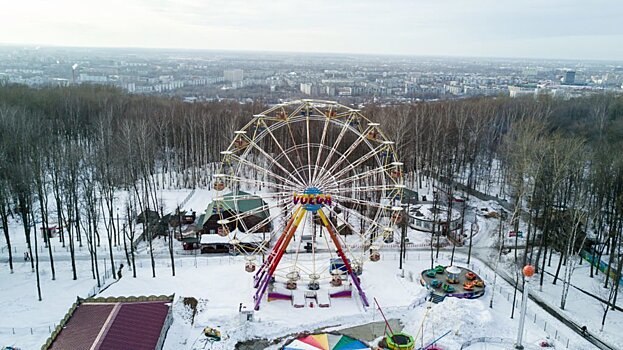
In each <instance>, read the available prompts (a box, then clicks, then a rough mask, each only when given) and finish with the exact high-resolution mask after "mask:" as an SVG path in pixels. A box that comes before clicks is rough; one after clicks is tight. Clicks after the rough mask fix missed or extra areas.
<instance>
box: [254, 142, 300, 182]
mask: <svg viewBox="0 0 623 350" xmlns="http://www.w3.org/2000/svg"><path fill="white" fill-rule="evenodd" d="M269 131H270V130H269ZM271 135H272V133H271ZM250 145H251V146H252V147H253V148H255V149H257V150H258V151H259V152H260V153H261V154H262V155H263V156H264V157H266V159H268V160H269V161H270V162H271V163H272V164H274V165H276V166H277V167H278V168H279V169H281V170H282V171H283V172H284V173H285V174H287V175H288V176H289V177H290V178H291V179H292V180H293V181H294V182H296V183H297V184H298V185H300V186H303V184H304V181H303V178H301V177H300V176H299V179H297V178H296V177H295V176H294V175H292V172H291V171H288V170H287V169H286V168H284V167H283V165H281V164H280V163H279V162H278V161H276V160H275V158H273V157H272V156H271V155H270V154H268V152H266V151H265V150H264V149H262V148H261V147H260V146H259V145H258V144H257V142H255V140H251V142H250ZM278 147H279V149H280V150H281V152H283V154H284V155H285V156H286V158H287V159H288V161H290V159H289V158H288V155H287V154H286V153H285V151H284V150H283V147H281V145H280V144H279V145H278ZM290 165H292V169H296V167H294V164H292V162H291V161H290ZM299 180H300V181H299Z"/></svg>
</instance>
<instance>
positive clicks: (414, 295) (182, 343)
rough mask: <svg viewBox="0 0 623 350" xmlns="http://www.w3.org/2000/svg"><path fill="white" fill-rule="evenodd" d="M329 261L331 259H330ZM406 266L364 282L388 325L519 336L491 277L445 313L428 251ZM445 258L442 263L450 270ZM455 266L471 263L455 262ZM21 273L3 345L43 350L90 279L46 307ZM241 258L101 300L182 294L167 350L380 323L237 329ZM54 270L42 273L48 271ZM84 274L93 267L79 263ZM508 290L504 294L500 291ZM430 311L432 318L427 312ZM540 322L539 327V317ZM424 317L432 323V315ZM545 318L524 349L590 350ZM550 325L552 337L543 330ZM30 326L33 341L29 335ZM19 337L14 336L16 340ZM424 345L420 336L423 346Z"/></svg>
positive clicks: (297, 322)
mask: <svg viewBox="0 0 623 350" xmlns="http://www.w3.org/2000/svg"><path fill="white" fill-rule="evenodd" d="M326 258H327V260H328V256H327V257H326ZM407 258H408V259H407V261H406V263H405V272H404V276H405V277H404V278H403V277H401V276H400V271H399V270H398V261H397V260H396V259H397V253H395V252H385V254H384V255H383V259H382V260H381V261H380V262H378V263H368V264H366V267H365V271H364V274H363V275H362V282H363V286H364V289H365V291H366V293H367V295H368V297H369V298H370V299H371V300H372V298H376V299H377V300H378V301H379V303H380V304H381V305H382V306H383V307H384V309H385V311H386V313H387V314H388V316H389V317H392V318H399V319H401V320H402V322H403V324H405V330H406V331H407V332H409V333H411V334H413V335H418V334H419V330H420V327H421V325H422V323H423V324H424V326H423V327H424V328H423V329H424V332H423V334H424V336H423V341H424V342H426V341H430V340H432V339H433V338H434V337H435V336H439V335H441V334H443V333H445V332H446V331H451V332H450V334H449V335H448V336H446V337H445V338H443V339H442V340H441V341H440V342H439V344H440V345H442V346H444V347H445V348H446V349H458V348H459V347H460V345H461V344H463V343H464V342H466V341H468V340H470V339H473V338H478V337H486V336H491V335H492V334H495V336H496V337H501V338H505V339H507V340H508V341H512V339H513V338H514V337H515V333H516V328H517V320H518V314H517V313H516V314H515V318H514V319H510V318H509V315H510V309H511V306H510V305H511V301H512V299H510V300H511V301H508V300H507V299H508V293H510V292H511V288H510V286H508V285H504V284H503V283H500V279H498V280H497V285H496V292H495V299H494V300H495V302H494V308H489V301H490V296H491V293H492V286H491V283H492V280H491V277H492V275H493V274H492V272H491V271H487V270H486V268H485V267H484V265H480V264H478V263H477V264H476V266H475V269H482V275H483V277H485V276H488V277H485V279H486V282H487V283H488V284H489V286H490V287H489V289H488V291H487V294H486V295H485V296H484V297H483V298H480V299H477V300H458V299H451V298H449V299H446V301H444V302H443V303H441V304H431V305H428V304H427V303H423V300H424V298H425V296H426V290H425V288H423V287H422V286H421V285H420V284H419V282H418V276H419V273H420V271H421V270H423V269H425V268H427V267H429V266H430V260H429V255H428V254H427V253H426V252H415V251H413V252H410V253H409V254H408V257H407ZM447 259H448V256H447V254H446V253H444V254H442V256H440V260H439V261H436V262H435V263H444V262H446V263H447ZM457 259H464V257H463V258H461V257H460V256H459V255H457ZM195 261H196V263H195ZM18 265H19V266H18V267H17V271H16V272H15V273H14V274H9V273H8V272H7V271H6V269H3V270H2V271H1V272H0V281H2V282H1V283H2V289H1V292H0V301H1V302H2V304H1V305H2V310H3V311H4V313H5V314H7V315H11V316H12V317H10V318H4V320H2V323H0V324H1V327H0V344H9V345H12V344H15V345H18V346H21V347H22V348H25V349H36V348H38V347H39V346H40V345H41V344H42V343H43V342H44V341H45V339H46V338H47V336H48V334H49V333H48V329H47V328H48V327H53V325H54V324H55V323H56V322H58V321H59V320H60V319H61V318H62V317H63V315H64V313H65V312H66V311H67V309H68V308H69V307H70V306H71V304H72V303H73V302H74V301H75V297H76V296H77V295H81V296H85V295H86V294H87V293H88V292H89V291H90V290H91V288H92V287H93V284H94V281H93V280H92V279H90V278H84V277H82V278H80V279H78V280H77V281H73V280H72V279H71V276H70V273H69V271H70V270H69V267H68V264H63V265H62V267H61V266H59V268H58V270H59V271H58V276H57V280H56V281H50V280H49V279H46V278H45V276H48V277H49V275H48V272H43V276H44V279H45V281H44V299H43V301H41V302H39V301H37V298H36V291H35V290H34V288H33V283H32V279H33V274H32V273H30V272H29V270H30V268H29V266H28V265H27V264H25V263H22V262H20V263H19V264H18ZM243 266H244V259H243V258H242V257H217V256H212V257H206V256H200V257H199V258H197V260H195V259H194V257H185V258H180V259H178V262H177V264H176V276H175V277H172V276H171V273H170V268H169V264H168V262H167V261H166V259H158V260H157V269H158V270H157V273H158V276H157V277H156V278H152V277H151V268H150V265H149V263H148V261H147V260H146V259H142V260H141V261H140V263H139V264H138V265H137V275H138V277H137V278H136V279H134V278H131V276H129V274H126V276H125V277H123V278H122V279H121V280H119V281H118V282H116V283H114V284H112V285H111V286H110V287H109V288H108V289H106V290H105V291H104V292H102V293H101V294H100V295H101V296H121V295H152V294H156V295H158V294H173V293H175V294H176V302H175V304H174V313H175V321H174V323H173V325H172V327H171V329H170V331H169V334H168V336H167V341H166V343H165V349H193V343H194V342H195V340H196V339H197V338H198V337H199V335H200V333H201V330H202V329H203V327H205V326H213V327H219V328H220V329H221V330H222V331H223V332H224V333H225V334H226V335H227V336H228V340H224V341H223V342H222V343H221V344H219V345H218V346H219V347H217V346H216V345H215V347H214V348H220V349H231V348H233V345H234V344H235V343H236V342H237V341H240V340H246V339H251V338H268V339H273V338H280V337H283V336H287V335H288V334H293V333H296V332H300V331H305V330H307V331H310V330H314V329H318V328H321V327H329V326H332V327H336V326H337V327H338V328H341V327H348V326H353V325H357V324H364V323H367V322H371V321H378V320H379V319H380V315H379V313H378V312H376V311H375V310H374V308H369V309H367V310H364V308H363V307H362V306H361V303H360V301H359V300H358V299H357V298H353V299H341V300H333V301H332V305H331V307H329V308H326V309H325V308H322V309H321V308H317V307H315V308H309V307H305V308H302V309H295V308H293V307H292V306H291V305H290V303H289V302H284V301H274V302H270V303H269V302H266V301H265V302H264V303H263V304H262V308H261V310H260V311H259V312H257V313H256V314H255V318H256V321H255V322H251V323H244V324H241V323H240V321H239V320H238V317H239V316H238V305H239V303H240V302H242V303H243V304H244V305H247V306H249V307H250V305H251V301H252V294H253V291H254V289H253V288H252V285H251V283H252V277H251V276H252V275H251V274H248V273H246V272H244V268H243ZM46 269H47V267H43V268H42V271H45V270H46ZM81 269H84V270H85V271H82V273H84V275H87V274H88V269H89V266H88V264H86V263H84V264H81ZM500 288H501V289H500ZM187 296H192V297H195V298H197V299H198V300H200V312H199V313H198V315H197V317H196V319H195V324H194V325H193V326H191V325H190V323H189V321H188V318H187V312H185V310H184V308H183V306H182V305H181V303H180V302H179V300H180V298H181V297H187ZM429 306H430V307H431V308H430V309H428V307H429ZM535 313H536V314H538V320H536V323H534V322H532V317H533V316H532V315H533V314H535ZM425 315H426V316H425ZM546 316H547V315H541V312H540V310H539V308H538V307H536V306H535V305H532V304H531V305H530V306H529V314H528V320H529V321H528V322H527V323H526V324H527V325H526V329H527V332H526V343H528V344H533V345H536V344H537V343H538V342H539V341H541V340H543V339H545V338H546V337H547V336H549V337H550V338H551V339H552V340H553V339H554V338H556V339H558V341H557V342H556V343H557V345H558V346H559V347H561V348H565V346H566V342H567V339H570V342H569V348H571V349H589V348H590V346H589V345H587V344H586V343H584V342H583V340H582V339H580V338H579V337H577V336H576V335H575V334H573V333H572V332H571V331H569V330H567V329H566V328H565V327H564V326H562V325H561V324H560V323H558V322H557V321H554V320H552V319H549V318H547V317H546ZM543 322H547V326H546V327H547V330H546V331H544V330H543V325H544V323H543ZM30 327H32V328H33V334H32V335H31V334H30ZM12 328H15V334H13V330H12ZM419 339H420V340H422V337H421V336H420V337H419Z"/></svg>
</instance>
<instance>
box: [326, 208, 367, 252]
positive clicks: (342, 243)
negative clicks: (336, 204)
mask: <svg viewBox="0 0 623 350" xmlns="http://www.w3.org/2000/svg"><path fill="white" fill-rule="evenodd" d="M325 208H327V209H328V210H329V212H331V213H332V214H333V215H336V218H337V219H338V220H339V219H340V217H339V214H337V213H336V212H335V211H334V210H333V209H331V208H330V207H325ZM327 221H328V222H329V225H331V227H332V229H333V232H334V233H335V236H336V237H337V239H338V241H340V243H341V246H342V247H343V248H344V249H346V251H347V252H348V254H349V255H350V256H354V254H353V252H352V251H351V249H350V248H351V247H350V245H349V244H348V243H347V242H346V240H345V238H342V237H341V236H340V233H339V230H338V228H337V227H335V224H334V223H333V221H332V220H330V219H329V220H327ZM343 222H344V223H345V225H348V227H349V228H350V229H351V230H352V232H357V230H355V228H354V227H353V226H352V225H351V224H350V223H349V222H347V221H346V220H343ZM360 237H361V235H360Z"/></svg>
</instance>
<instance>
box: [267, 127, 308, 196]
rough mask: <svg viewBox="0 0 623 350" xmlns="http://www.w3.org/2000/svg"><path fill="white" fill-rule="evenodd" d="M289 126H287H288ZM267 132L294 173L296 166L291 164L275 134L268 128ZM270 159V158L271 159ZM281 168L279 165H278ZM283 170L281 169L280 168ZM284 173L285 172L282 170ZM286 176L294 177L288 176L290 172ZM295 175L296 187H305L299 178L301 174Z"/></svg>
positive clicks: (302, 180) (303, 181)
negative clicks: (296, 176)
mask: <svg viewBox="0 0 623 350" xmlns="http://www.w3.org/2000/svg"><path fill="white" fill-rule="evenodd" d="M288 125H289V124H288ZM266 130H267V131H268V134H269V135H270V137H271V139H272V140H273V142H274V143H275V145H276V146H277V147H278V148H279V150H280V151H281V154H283V156H284V157H285V159H286V160H287V161H288V163H290V166H291V167H292V170H293V171H295V169H296V166H295V165H294V163H293V162H292V159H290V157H289V156H288V153H287V152H286V151H285V150H284V148H283V146H282V145H281V143H280V142H279V140H277V138H276V137H275V134H273V132H272V131H271V130H270V128H267V129H266ZM271 158H272V157H271ZM279 166H281V165H279ZM282 168H283V167H282ZM284 171H286V170H285V169H284ZM286 173H287V174H289V175H290V177H292V178H294V176H293V175H292V174H290V172H287V171H286ZM295 173H296V175H298V177H299V179H298V180H297V181H296V182H297V183H298V185H299V186H300V187H305V180H304V179H303V178H302V177H301V174H299V173H298V172H296V171H295Z"/></svg>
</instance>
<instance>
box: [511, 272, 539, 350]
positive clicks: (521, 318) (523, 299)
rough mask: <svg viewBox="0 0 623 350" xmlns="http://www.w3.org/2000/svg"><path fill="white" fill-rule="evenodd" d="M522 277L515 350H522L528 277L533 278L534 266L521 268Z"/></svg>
mask: <svg viewBox="0 0 623 350" xmlns="http://www.w3.org/2000/svg"><path fill="white" fill-rule="evenodd" d="M522 272H523V275H524V277H525V278H524V285H523V293H522V296H521V315H520V316H519V329H518V330H517V343H516V344H515V349H523V344H522V343H521V342H522V341H523V327H524V323H525V321H526V306H527V305H528V293H529V292H528V284H529V283H528V282H529V281H530V277H532V276H534V266H532V265H526V266H524V267H523V270H522Z"/></svg>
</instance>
